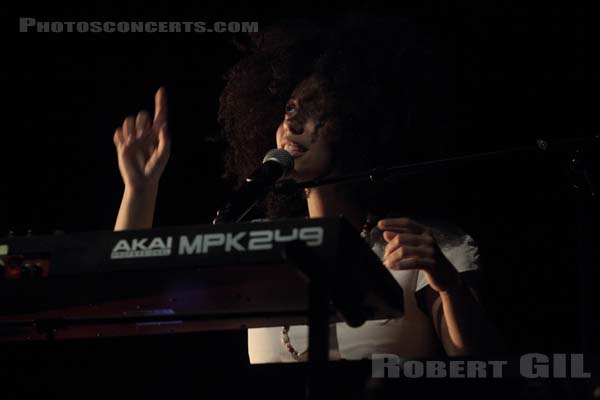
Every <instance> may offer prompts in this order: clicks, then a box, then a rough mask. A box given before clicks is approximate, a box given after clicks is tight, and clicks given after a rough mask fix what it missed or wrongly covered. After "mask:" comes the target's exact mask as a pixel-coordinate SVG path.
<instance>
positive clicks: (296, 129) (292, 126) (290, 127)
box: [283, 115, 304, 135]
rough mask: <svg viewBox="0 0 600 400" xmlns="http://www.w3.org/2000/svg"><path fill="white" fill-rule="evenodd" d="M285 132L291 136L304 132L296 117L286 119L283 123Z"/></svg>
mask: <svg viewBox="0 0 600 400" xmlns="http://www.w3.org/2000/svg"><path fill="white" fill-rule="evenodd" d="M283 124H284V126H285V128H286V130H287V131H289V132H290V133H291V134H292V135H302V133H303V132H304V128H303V127H304V124H303V123H302V121H300V118H298V116H297V115H295V116H293V117H286V118H285V121H284V122H283Z"/></svg>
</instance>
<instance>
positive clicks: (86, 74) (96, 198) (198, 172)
mask: <svg viewBox="0 0 600 400" xmlns="http://www.w3.org/2000/svg"><path fill="white" fill-rule="evenodd" d="M17 10H18V12H15V13H14V18H13V19H11V20H10V21H9V23H5V24H4V26H5V28H6V27H7V26H8V27H9V28H10V29H9V31H10V32H9V33H8V34H7V36H6V37H8V38H9V40H8V41H7V50H8V51H9V53H8V54H9V55H8V56H7V57H6V58H4V64H5V65H4V66H5V67H7V68H8V73H5V74H4V78H5V82H4V85H3V87H4V89H5V90H6V91H5V96H6V97H5V100H7V101H5V102H4V106H3V107H4V121H3V122H4V126H5V129H4V130H3V133H2V138H3V141H2V149H3V152H2V164H3V171H4V174H3V182H2V183H3V185H2V187H3V191H2V196H1V198H2V200H1V202H2V204H1V207H0V210H2V218H0V234H5V233H7V232H8V231H9V230H12V231H14V232H15V233H16V234H24V233H25V232H26V231H27V230H29V229H31V230H32V231H33V232H34V233H47V232H52V231H53V230H56V229H60V230H63V231H67V232H74V231H94V230H110V229H112V226H113V224H114V220H115V217H116V214H117V210H118V206H119V202H120V198H121V194H122V189H123V186H122V183H121V179H120V176H119V172H118V168H117V159H116V154H115V151H114V145H113V143H112V135H113V133H114V130H115V128H116V127H117V126H119V125H121V124H122V122H123V119H124V118H125V117H126V116H127V115H130V114H135V113H137V112H138V111H139V110H141V109H149V110H151V111H152V107H153V95H154V92H155V90H156V89H157V88H158V87H159V86H160V85H164V86H166V87H167V91H168V102H169V117H170V119H169V125H170V128H171V135H172V139H173V147H172V155H171V159H170V161H169V165H168V167H167V170H166V172H165V174H164V175H163V178H162V180H161V189H160V194H159V199H158V204H157V212H156V218H155V224H156V225H157V226H168V225H182V224H204V223H210V221H211V220H212V217H213V216H214V212H215V210H216V209H217V208H218V206H219V204H221V202H222V201H223V196H224V193H225V190H226V189H227V188H226V187H225V186H224V184H223V183H222V181H221V179H220V174H221V172H222V161H221V156H222V153H221V146H220V145H219V144H218V143H216V142H215V141H214V140H213V138H214V137H216V136H218V132H219V127H218V125H217V123H216V112H217V107H218V96H219V93H220V91H221V90H222V88H223V86H224V81H223V80H222V75H223V74H224V72H225V71H226V70H227V68H228V67H230V66H232V65H233V64H234V63H235V62H236V61H237V60H238V59H239V53H238V52H237V50H236V49H235V47H234V46H233V45H232V44H231V35H229V34H215V33H211V34H194V33H181V34H166V33H164V34H117V33H115V34H75V33H70V34H67V33H63V34H51V33H48V34H39V33H27V34H19V33H18V17H19V16H22V17H34V18H37V19H38V20H52V19H54V20H63V21H64V20H102V19H106V20H114V19H122V20H139V19H148V20H168V21H169V20H170V21H177V20H181V21H183V20H202V21H208V22H209V21H217V20H225V21H227V20H237V21H255V20H256V21H259V23H260V27H263V26H266V25H267V24H269V23H271V22H273V21H278V20H281V19H282V18H288V17H296V16H314V17H316V16H324V15H343V14H345V13H353V12H360V13H370V14H388V15H389V14H397V15H401V16H404V17H408V18H411V19H413V20H414V21H416V22H417V23H418V24H420V25H421V26H424V27H427V29H431V31H432V32H433V33H434V34H435V35H436V37H438V38H439V41H438V44H439V46H440V47H439V49H438V51H441V52H442V53H443V54H444V57H443V63H442V64H443V65H441V66H440V68H447V69H448V70H449V71H450V72H451V73H450V76H451V77H452V82H451V84H452V85H453V87H454V88H455V91H454V98H452V99H451V102H449V104H448V107H449V109H451V111H452V115H453V118H454V124H455V125H454V128H453V129H452V130H451V131H447V132H440V141H442V142H443V143H444V146H446V149H445V152H446V154H448V155H462V154H468V153H472V152H483V151H491V150H502V149H508V148H512V147H520V146H527V145H533V144H535V141H536V139H539V138H544V139H547V140H548V141H549V142H550V143H551V146H550V150H551V151H549V152H546V153H545V154H538V153H526V154H525V155H514V156H511V157H505V158H503V159H500V160H493V161H488V162H483V163H480V164H469V165H467V166H466V167H460V168H456V169H450V170H444V171H440V173H439V174H437V175H434V174H428V175H425V176H423V177H420V178H418V179H416V178H412V179H409V180H407V181H406V182H405V183H404V185H405V186H404V187H405V188H406V189H403V193H410V196H408V195H407V197H410V200H409V201H411V202H412V203H414V204H417V205H418V208H419V211H422V212H424V213H427V211H428V210H436V211H435V213H441V214H443V215H445V216H448V217H450V218H451V219H452V220H453V221H455V222H456V223H458V224H459V225H461V226H463V227H464V228H465V229H466V230H467V232H468V233H470V234H471V235H472V236H473V237H475V239H476V240H477V241H478V243H479V245H480V248H481V254H482V260H483V267H484V276H483V288H484V293H485V294H484V300H485V303H486V307H487V309H488V311H489V313H490V316H491V318H492V320H493V321H494V322H495V323H496V325H497V326H498V329H499V330H500V332H501V333H502V334H503V335H504V337H505V339H506V342H507V345H508V349H509V351H510V352H512V353H522V352H531V351H540V352H573V351H582V350H586V348H585V347H584V345H583V343H582V341H581V329H580V323H581V321H580V317H581V316H582V314H583V315H584V316H586V317H587V316H590V315H596V316H597V315H598V314H597V308H595V307H596V306H593V304H594V300H593V299H592V298H591V295H592V291H591V290H590V289H594V288H595V287H596V286H595V283H596V282H597V272H596V271H595V270H594V271H588V272H587V275H585V276H584V279H583V282H584V284H583V285H582V281H581V277H582V275H581V274H580V267H579V265H580V259H581V257H580V258H578V255H581V254H584V253H583V250H582V249H581V248H580V247H578V246H580V245H581V243H583V242H582V241H581V239H582V238H583V240H584V241H585V240H586V238H588V239H589V240H587V241H588V242H590V243H592V241H591V237H590V236H589V233H590V232H591V231H590V230H588V231H587V232H582V231H581V229H582V228H581V226H580V225H579V224H578V220H577V218H576V217H577V215H578V214H582V215H583V216H584V218H583V219H584V220H585V221H587V223H588V225H589V226H588V228H590V226H591V228H593V226H592V225H593V223H595V222H597V213H596V214H592V213H590V212H588V211H586V209H585V207H584V206H587V205H589V204H587V203H581V202H580V196H579V195H577V192H576V191H574V190H572V188H571V183H572V181H571V175H570V174H569V160H570V159H571V158H572V157H573V155H574V151H575V150H576V149H577V146H570V145H563V144H558V145H552V144H553V143H554V142H553V141H552V140H553V139H555V140H556V139H559V138H563V139H569V138H570V139H572V138H578V137H588V136H592V135H594V134H598V133H599V132H600V126H599V124H598V105H599V104H598V103H599V102H598V83H599V78H600V76H599V75H600V74H599V72H598V71H600V65H598V63H597V62H596V60H595V58H594V56H595V53H597V43H598V38H600V36H599V32H598V30H599V29H598V25H597V24H596V21H595V18H594V17H593V16H594V15H595V13H594V10H593V9H592V8H591V7H583V6H577V5H569V6H566V5H565V6H561V7H559V6H552V5H548V4H545V5H543V6H534V5H524V4H522V3H521V2H508V3H507V2H486V4H485V5H483V4H479V3H478V2H467V3H462V5H435V4H434V2H419V3H418V5H417V3H416V2H415V3H404V4H403V5H401V6H400V7H399V8H396V9H395V10H389V9H387V8H386V7H384V6H381V5H373V4H372V3H366V2H344V3H339V4H335V3H332V4H330V5H327V6H324V5H322V4H316V3H314V4H311V3H306V2H303V3H299V2H293V3H290V2H286V3H282V4H277V5H271V6H269V7H266V6H262V5H260V4H258V3H243V4H232V3H225V2H218V3H211V4H206V3H200V2H197V3H194V4H193V5H188V6H175V5H173V4H172V3H169V4H163V5H162V6H160V7H151V6H148V5H145V6H142V5H139V4H138V5H130V6H128V5H123V4H120V3H115V4H110V3H106V2H104V3H102V4H101V5H90V4H88V5H86V6H85V8H84V7H80V8H67V7H65V8H60V7H58V6H53V7H50V6H45V7H44V6H35V7H34V6H30V7H28V6H26V5H23V6H22V7H21V8H20V9H17ZM117 16H118V17H119V18H117ZM596 205H597V203H596ZM439 210H442V211H439ZM596 227H597V225H596ZM586 229H587V228H586ZM592 256H594V257H597V254H590V255H588V256H585V257H583V260H584V261H586V260H587V261H588V263H589V264H593V263H595V262H596V261H597V258H595V259H592V258H591V257H592ZM594 265H597V264H594ZM592 282H593V283H592ZM590 313H591V314H590ZM213 339H214V338H213ZM213 339H211V340H213ZM169 340H173V339H164V338H163V343H167V345H168V343H169ZM182 340H183V339H182ZM157 341H158V339H157ZM157 343H158V342H157ZM217 343H218V339H217ZM591 346H592V347H593V349H594V351H595V352H598V347H597V346H598V343H597V340H596V342H595V343H591ZM589 349H590V348H589V347H587V350H589Z"/></svg>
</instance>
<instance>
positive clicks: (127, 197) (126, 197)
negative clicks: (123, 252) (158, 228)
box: [115, 186, 158, 231]
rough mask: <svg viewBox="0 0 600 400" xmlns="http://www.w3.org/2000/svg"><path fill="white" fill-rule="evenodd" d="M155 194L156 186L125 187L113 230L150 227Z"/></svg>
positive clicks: (156, 191) (156, 192)
mask: <svg viewBox="0 0 600 400" xmlns="http://www.w3.org/2000/svg"><path fill="white" fill-rule="evenodd" d="M157 194H158V186H151V187H148V188H144V189H136V190H134V189H130V188H128V187H125V191H124V192H123V199H122V200H121V207H120V208H119V214H118V215H117V221H116V223H115V231H122V230H128V229H147V228H151V227H152V221H153V219H154V208H155V206H156V197H157Z"/></svg>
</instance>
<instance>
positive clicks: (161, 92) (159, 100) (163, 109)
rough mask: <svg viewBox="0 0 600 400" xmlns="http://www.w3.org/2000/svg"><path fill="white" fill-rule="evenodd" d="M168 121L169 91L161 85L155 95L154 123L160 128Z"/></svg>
mask: <svg viewBox="0 0 600 400" xmlns="http://www.w3.org/2000/svg"><path fill="white" fill-rule="evenodd" d="M166 122H167V91H166V90H165V88H164V86H161V87H160V88H159V89H158V90H157V91H156V95H155V96H154V124H156V125H158V126H157V128H160V127H161V126H162V125H163V124H165V123H166Z"/></svg>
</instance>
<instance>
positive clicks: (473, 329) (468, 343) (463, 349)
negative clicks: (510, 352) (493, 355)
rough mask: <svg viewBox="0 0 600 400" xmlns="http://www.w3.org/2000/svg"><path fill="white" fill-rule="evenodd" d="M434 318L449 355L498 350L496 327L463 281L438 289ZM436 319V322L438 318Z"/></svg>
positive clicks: (466, 354)
mask: <svg viewBox="0 0 600 400" xmlns="http://www.w3.org/2000/svg"><path fill="white" fill-rule="evenodd" d="M439 295H440V300H441V301H439V302H437V303H438V304H437V307H435V306H434V310H433V311H434V312H433V315H434V318H435V319H436V320H437V321H439V323H436V326H439V330H440V332H439V333H440V337H441V338H442V343H443V345H444V348H445V350H446V352H447V353H448V355H450V356H468V355H474V354H485V353H490V352H496V351H500V349H501V344H500V343H501V342H500V339H499V337H498V334H497V333H496V330H495V329H494V328H493V326H492V325H491V324H490V322H489V320H488V319H487V318H486V316H485V313H484V310H483V307H482V306H481V304H480V303H479V302H478V301H477V299H476V298H475V295H474V294H473V292H471V290H470V289H469V288H468V286H467V285H466V284H464V282H463V281H462V280H461V279H459V280H458V283H457V284H456V285H452V286H451V287H449V288H448V290H445V291H442V292H440V293H439ZM437 321H436V322H437Z"/></svg>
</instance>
